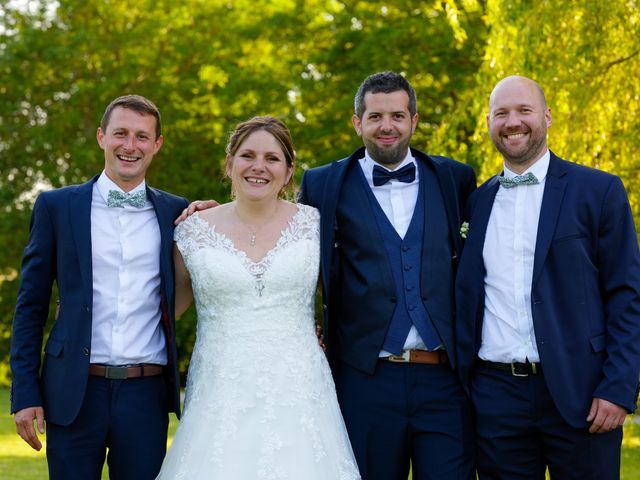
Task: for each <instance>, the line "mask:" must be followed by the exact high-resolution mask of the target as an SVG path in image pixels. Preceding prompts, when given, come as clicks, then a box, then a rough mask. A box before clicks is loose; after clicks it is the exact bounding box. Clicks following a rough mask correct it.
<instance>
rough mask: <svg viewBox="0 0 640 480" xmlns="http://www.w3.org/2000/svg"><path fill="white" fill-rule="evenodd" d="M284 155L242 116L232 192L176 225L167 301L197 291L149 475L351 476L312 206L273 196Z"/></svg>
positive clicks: (275, 131) (282, 142)
mask: <svg viewBox="0 0 640 480" xmlns="http://www.w3.org/2000/svg"><path fill="white" fill-rule="evenodd" d="M294 157H295V154H294V150H293V145H292V141H291V137H290V134H289V131H288V130H287V128H286V126H285V125H284V124H283V123H282V122H280V121H279V120H277V119H275V118H273V117H254V118H252V119H250V120H248V121H246V122H243V123H240V124H239V125H238V126H237V127H236V130H235V131H234V132H233V133H232V134H231V137H230V139H229V143H228V145H227V157H226V171H227V175H228V176H229V177H230V178H231V184H232V188H233V191H234V194H235V201H233V202H230V203H227V204H224V205H221V206H219V207H216V208H211V209H208V210H204V211H201V212H198V213H195V214H194V215H192V216H190V217H189V218H188V219H187V220H185V221H184V222H183V223H181V224H180V225H179V226H178V227H177V228H176V231H175V236H174V238H175V241H176V247H177V248H176V249H175V268H176V310H177V314H181V313H182V312H184V310H185V309H186V308H187V307H188V305H189V304H190V302H191V300H192V299H193V298H195V303H196V310H197V314H198V325H197V339H196V343H195V346H194V350H193V355H192V357H191V363H190V366H189V374H188V379H187V394H186V401H185V409H184V415H183V418H182V420H181V422H180V424H179V426H178V430H177V431H176V434H175V437H174V440H173V444H172V446H171V448H170V449H169V452H168V454H167V457H166V458H165V461H164V464H163V466H162V470H161V472H160V475H159V476H158V478H159V479H171V480H175V479H182V478H184V479H189V480H195V479H221V480H236V479H239V480H252V479H269V480H271V479H274V480H275V479H278V480H279V479H291V480H295V479H299V478H304V479H305V480H312V479H317V480H343V479H344V480H351V479H359V478H360V475H359V474H358V470H357V467H356V464H355V460H354V457H353V452H352V450H351V445H350V444H349V439H348V436H347V433H346V429H345V427H344V422H343V420H342V416H341V414H340V410H339V407H338V402H337V400H336V395H335V389H334V384H333V379H332V377H331V373H330V371H329V366H328V364H327V361H326V358H325V356H324V353H323V352H322V349H321V348H320V346H319V345H318V341H317V338H316V335H315V330H314V294H315V289H316V283H317V278H318V268H319V256H320V253H319V214H318V211H317V210H315V209H314V208H312V207H308V206H305V205H296V204H293V203H290V202H288V201H285V200H283V199H281V198H280V195H281V193H282V191H283V190H284V189H285V187H286V186H287V185H288V184H289V183H290V182H291V178H292V176H293V170H294Z"/></svg>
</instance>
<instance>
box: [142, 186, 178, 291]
mask: <svg viewBox="0 0 640 480" xmlns="http://www.w3.org/2000/svg"><path fill="white" fill-rule="evenodd" d="M147 197H148V198H149V201H150V202H151V204H152V205H153V208H154V210H155V212H156V218H157V219H158V227H159V228H160V278H161V279H162V284H163V285H164V289H165V294H166V295H167V297H168V298H171V296H172V295H173V269H172V251H173V218H170V216H169V215H168V214H167V212H169V211H170V209H169V208H168V207H167V205H165V202H164V198H163V197H162V195H161V194H160V193H159V192H158V191H157V190H156V189H154V188H151V187H149V186H148V185H147Z"/></svg>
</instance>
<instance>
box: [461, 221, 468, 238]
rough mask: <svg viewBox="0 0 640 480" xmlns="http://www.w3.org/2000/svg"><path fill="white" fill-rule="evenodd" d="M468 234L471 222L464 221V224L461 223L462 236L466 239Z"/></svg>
mask: <svg viewBox="0 0 640 480" xmlns="http://www.w3.org/2000/svg"><path fill="white" fill-rule="evenodd" d="M468 234H469V222H462V225H460V236H461V237H462V238H464V239H466V238H467V235H468Z"/></svg>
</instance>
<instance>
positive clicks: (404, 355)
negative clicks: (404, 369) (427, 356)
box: [387, 350, 411, 363]
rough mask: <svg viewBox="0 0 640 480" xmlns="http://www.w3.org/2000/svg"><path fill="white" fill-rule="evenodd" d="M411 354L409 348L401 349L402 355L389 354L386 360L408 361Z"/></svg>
mask: <svg viewBox="0 0 640 480" xmlns="http://www.w3.org/2000/svg"><path fill="white" fill-rule="evenodd" d="M410 356H411V351H410V350H402V355H389V356H388V357H387V360H388V361H390V362H396V363H409V361H410Z"/></svg>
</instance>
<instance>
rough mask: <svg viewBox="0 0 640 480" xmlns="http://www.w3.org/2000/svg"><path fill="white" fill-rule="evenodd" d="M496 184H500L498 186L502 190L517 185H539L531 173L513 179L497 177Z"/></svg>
mask: <svg viewBox="0 0 640 480" xmlns="http://www.w3.org/2000/svg"><path fill="white" fill-rule="evenodd" d="M498 182H500V185H502V186H503V187H504V188H513V187H517V186H518V185H536V184H538V183H540V182H539V181H538V179H537V178H536V176H535V175H534V174H533V173H531V172H529V173H527V174H526V175H516V176H515V177H513V178H507V177H498Z"/></svg>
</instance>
